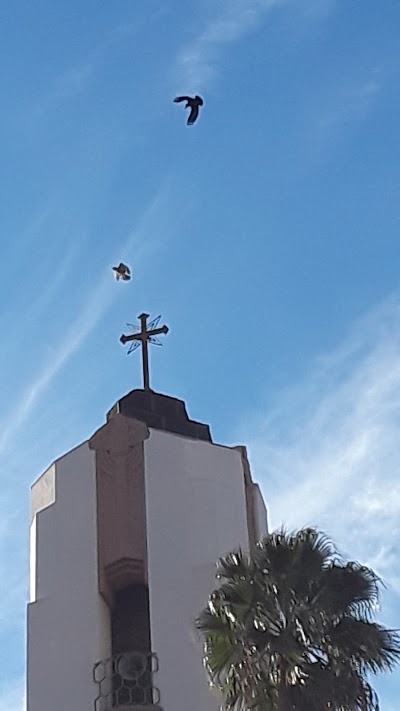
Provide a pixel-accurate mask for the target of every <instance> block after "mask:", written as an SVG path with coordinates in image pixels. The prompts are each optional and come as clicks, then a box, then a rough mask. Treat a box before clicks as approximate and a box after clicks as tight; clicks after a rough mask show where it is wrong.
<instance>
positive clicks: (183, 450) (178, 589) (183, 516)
mask: <svg viewBox="0 0 400 711" xmlns="http://www.w3.org/2000/svg"><path fill="white" fill-rule="evenodd" d="M145 485H146V512H147V544H148V569H149V593H150V622H151V635H152V647H153V651H154V652H156V653H157V654H158V657H159V664H160V670H159V672H158V673H157V675H155V678H154V683H155V684H156V685H157V686H158V687H159V689H160V691H161V706H162V707H163V709H164V711H187V709H188V708H190V710H191V711H217V709H218V706H219V702H218V700H217V698H216V697H215V696H214V695H213V694H212V692H211V691H210V690H209V688H208V684H207V681H206V677H205V674H204V669H203V667H202V662H201V648H200V645H199V644H198V643H197V644H195V643H194V640H193V638H194V633H193V621H194V619H195V617H196V615H197V613H198V612H199V611H200V609H201V608H202V607H204V606H205V604H206V602H207V596H208V594H209V592H210V591H211V589H212V588H213V587H214V586H215V585H216V581H215V578H214V573H215V562H216V560H217V558H218V557H219V556H221V555H223V554H225V553H228V552H229V551H231V550H232V549H233V548H235V547H237V546H242V547H243V548H244V549H248V529H247V517H246V503H245V490H244V475H243V465H242V459H241V455H240V453H239V452H238V451H237V450H233V449H229V448H226V447H220V446H218V445H212V444H209V443H207V442H200V441H194V440H191V439H187V438H184V437H180V436H176V435H172V434H169V433H165V432H160V431H155V430H151V434H150V438H149V439H148V440H147V441H146V442H145ZM35 711H36V710H35Z"/></svg>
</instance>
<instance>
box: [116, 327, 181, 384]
mask: <svg viewBox="0 0 400 711" xmlns="http://www.w3.org/2000/svg"><path fill="white" fill-rule="evenodd" d="M138 318H139V319H140V331H138V329H137V327H136V326H132V325H131V324H128V326H129V327H130V328H132V329H133V330H134V331H138V332H137V333H133V334H132V335H131V336H124V335H122V336H121V338H120V339H119V340H120V341H121V343H123V344H124V345H125V343H128V342H129V341H133V343H132V345H131V347H130V349H129V350H128V354H129V353H132V351H134V350H136V348H139V346H140V344H141V345H142V358H143V384H144V389H145V390H150V378H149V353H148V347H147V344H148V343H149V342H150V343H153V344H154V345H156V346H161V345H162V344H161V343H160V341H159V340H158V338H155V336H157V335H158V334H159V333H165V334H167V333H168V331H169V328H168V326H161V327H160V328H156V326H157V324H158V322H159V320H160V318H161V316H158V317H157V318H155V319H154V320H153V321H152V322H151V323H149V330H147V319H148V318H149V314H140V316H139V317H138Z"/></svg>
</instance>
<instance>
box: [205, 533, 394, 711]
mask: <svg viewBox="0 0 400 711" xmlns="http://www.w3.org/2000/svg"><path fill="white" fill-rule="evenodd" d="M217 577H218V579H219V581H220V584H219V587H217V588H216V589H215V590H214V591H213V592H212V594H211V595H210V597H209V600H208V605H207V607H206V608H205V609H204V610H203V611H202V612H201V613H200V615H199V617H198V618H197V620H196V623H195V626H196V628H197V630H198V632H199V635H200V637H201V639H202V641H203V646H204V654H203V660H204V664H205V667H206V669H207V673H208V676H209V679H210V682H211V683H212V684H213V685H214V686H215V687H216V688H217V689H218V690H219V693H220V694H221V696H222V699H223V701H224V708H225V709H232V711H250V709H252V711H282V709H284V710H285V711H289V709H290V711H305V710H307V711H377V710H378V708H379V707H378V700H377V697H376V695H375V693H374V691H373V689H372V687H371V686H370V685H369V683H368V682H367V680H366V674H368V673H378V672H380V671H385V670H391V669H393V667H394V666H395V665H396V664H398V663H399V660H400V634H399V633H398V632H397V631H395V630H388V629H386V628H384V627H382V626H380V625H378V624H377V623H375V622H373V621H372V616H373V613H374V612H375V609H376V607H377V603H378V601H379V592H380V590H379V588H380V585H381V583H380V580H379V578H378V577H377V576H376V575H375V573H374V572H373V571H372V570H371V569H370V568H366V567H364V566H361V565H359V564H358V563H347V564H346V563H345V562H343V561H342V560H341V559H340V557H339V555H338V553H337V550H336V548H335V546H334V544H333V543H332V542H331V541H330V540H329V539H328V538H327V537H326V536H325V535H324V534H322V533H320V532H318V531H317V530H316V529H312V528H305V529H302V530H300V531H298V532H297V533H287V531H286V530H285V529H281V530H280V531H276V532H275V533H272V534H270V535H269V536H266V537H265V538H264V539H263V540H262V541H260V542H259V543H258V544H257V546H256V549H255V550H254V551H253V552H252V554H251V555H250V554H244V553H243V552H242V551H241V550H238V551H234V552H232V553H230V554H228V555H226V556H224V557H223V558H221V559H220V560H219V561H218V564H217Z"/></svg>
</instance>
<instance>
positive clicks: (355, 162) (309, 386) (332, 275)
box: [0, 0, 400, 711]
mask: <svg viewBox="0 0 400 711" xmlns="http://www.w3.org/2000/svg"><path fill="white" fill-rule="evenodd" d="M0 26H1V29H0V33H1V42H0V53H1V55H2V56H1V59H2V61H1V62H0V67H1V69H0V72H1V82H2V96H3V102H2V111H1V114H0V129H1V130H0V142H1V156H2V160H1V168H0V180H1V187H2V200H1V210H0V228H1V235H2V241H1V244H2V264H3V274H2V280H1V282H0V304H1V309H0V328H1V333H2V336H3V338H2V348H1V351H0V391H1V394H2V397H1V402H0V471H1V476H2V482H3V487H2V494H1V496H0V599H1V606H0V660H1V668H2V670H3V673H2V680H1V681H0V711H21V709H22V708H23V701H22V696H23V675H24V644H25V642H24V634H25V633H24V628H25V619H24V618H25V600H26V590H27V543H28V507H29V486H30V484H31V483H32V482H33V481H34V479H35V478H36V477H37V476H38V475H39V474H40V473H41V472H42V471H43V470H44V469H45V468H46V467H47V465H48V464H49V463H50V462H51V461H52V460H53V459H55V458H56V457H57V456H59V455H61V454H62V453H63V452H65V451H66V450H68V449H69V448H71V447H73V446H74V445H76V444H77V443H79V442H80V441H82V440H84V439H86V438H88V437H89V436H90V435H91V434H92V432H93V431H94V430H95V429H96V428H97V427H99V426H100V425H101V424H102V423H103V422H104V415H105V412H106V411H107V410H108V409H109V408H110V407H111V405H112V404H113V403H114V402H115V400H116V399H117V398H118V397H119V396H121V395H123V394H125V393H126V392H128V391H129V390H130V389H132V388H133V387H138V386H140V384H141V380H140V360H139V357H138V354H133V355H132V356H130V357H129V358H127V357H126V356H125V353H124V350H123V348H122V346H121V345H120V344H119V342H118V339H119V336H120V334H121V333H122V332H123V331H124V330H125V324H126V322H127V321H128V322H129V321H130V322H132V321H133V322H134V321H135V319H136V317H137V316H138V314H140V313H141V312H142V311H147V312H148V313H150V314H151V315H153V316H156V315H158V314H159V313H161V314H162V315H163V319H164V320H165V322H166V323H167V324H168V325H169V327H170V333H169V335H168V336H167V337H166V338H164V339H163V340H164V347H163V348H162V349H161V348H159V349H157V348H153V349H152V352H151V366H152V385H153V387H154V389H156V390H159V391H161V392H165V393H169V394H172V395H175V396H177V397H181V398H184V399H185V400H186V402H187V405H188V410H189V413H190V415H191V417H193V418H194V419H199V420H202V421H204V422H208V423H210V424H211V426H212V431H213V436H214V439H215V441H219V442H224V443H227V444H237V443H239V442H240V443H245V444H247V445H248V447H249V453H250V457H251V461H252V467H253V474H254V477H255V478H256V479H257V480H259V481H260V482H261V484H262V488H263V492H264V495H265V498H266V501H267V504H268V507H269V515H270V521H271V524H272V525H274V526H275V525H279V524H280V523H281V522H282V521H283V522H285V523H287V524H288V525H289V526H297V525H302V524H309V523H311V524H315V525H318V526H320V527H323V528H325V529H326V530H327V532H328V533H329V534H330V535H332V536H333V537H334V538H335V539H336V540H337V541H338V543H339V544H340V546H341V549H342V550H343V551H344V553H346V554H348V555H349V556H350V557H352V558H357V559H359V560H362V561H363V562H366V563H369V564H371V565H373V566H374V567H375V568H376V569H377V570H378V572H380V573H381V575H382V576H383V577H384V579H385V581H386V583H387V586H388V589H387V591H386V592H385V594H384V598H383V606H382V611H381V613H380V617H381V619H383V620H384V621H385V622H386V623H387V624H391V625H393V626H399V620H400V576H399V572H398V571H399V564H400V553H399V550H398V547H397V541H398V538H399V534H400V483H399V482H400V478H399V470H400V459H399V453H398V431H399V425H400V404H399V403H400V358H399V355H400V328H399V327H400V289H399V269H398V265H399V257H400V246H399V237H400V200H399V198H400V173H399V157H400V156H399V153H400V151H399V140H398V126H399V120H400V101H399V97H398V86H399V74H400V56H399V50H398V31H399V26H400V4H399V3H398V2H396V1H395V0H385V2H384V3H377V2H372V0H363V2H362V3H356V2H348V0H229V2H228V0H218V1H217V2H216V1H215V0H214V1H213V2H210V0H199V2H198V3H196V4H194V3H186V4H184V3H182V2H177V0H175V1H174V0H171V1H168V0H167V2H166V3H163V4H159V3H157V2H155V1H154V0H146V2H143V3H132V2H130V1H129V2H128V0H119V1H118V2H114V3H98V2H94V1H89V0H80V1H79V2H78V1H77V0H70V2H68V3H63V4H60V3H56V4H55V3H54V2H48V1H47V0H40V2H38V3H31V2H28V0H25V1H23V0H15V2H13V3H7V4H6V5H4V7H3V8H2V9H1V25H0ZM197 92H198V93H201V94H202V95H203V96H204V99H205V105H204V107H203V110H202V112H201V116H200V119H199V121H198V123H197V124H196V125H195V126H194V127H192V128H187V127H186V125H185V121H186V114H185V111H184V109H183V107H182V106H177V105H175V104H173V102H172V99H173V97H174V96H175V95H176V93H197ZM120 260H122V261H126V262H127V263H128V264H130V266H131V267H132V269H133V279H132V282H131V283H129V284H119V283H118V284H117V283H116V282H115V281H114V279H113V275H112V272H111V266H112V265H113V264H114V263H117V262H118V261H120ZM376 688H377V689H378V690H379V693H380V696H381V701H382V708H383V709H384V711H391V710H393V709H395V708H397V706H398V705H397V704H396V705H395V700H396V699H397V698H398V693H399V691H400V672H397V673H395V674H393V675H392V676H391V677H382V679H381V680H379V682H377V683H376ZM396 692H397V693H396Z"/></svg>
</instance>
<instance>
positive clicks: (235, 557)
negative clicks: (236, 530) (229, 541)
mask: <svg viewBox="0 0 400 711" xmlns="http://www.w3.org/2000/svg"><path fill="white" fill-rule="evenodd" d="M252 567H253V566H252V563H251V561H250V560H249V558H248V556H247V555H245V554H244V553H243V552H242V551H241V550H240V548H239V549H238V550H237V551H233V552H232V553H228V555H226V556H224V557H222V558H220V559H219V560H218V562H217V570H216V573H215V576H216V578H218V579H220V578H226V579H227V580H238V579H239V580H241V579H246V578H248V577H249V576H251V570H252Z"/></svg>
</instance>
